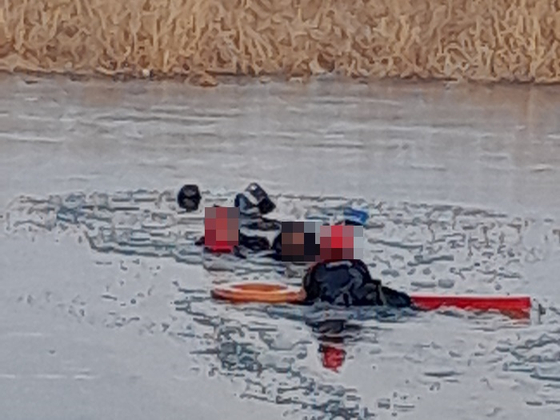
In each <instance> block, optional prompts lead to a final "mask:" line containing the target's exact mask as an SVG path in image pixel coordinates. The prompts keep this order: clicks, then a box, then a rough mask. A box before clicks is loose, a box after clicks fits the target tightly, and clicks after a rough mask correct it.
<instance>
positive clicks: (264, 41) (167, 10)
mask: <svg viewBox="0 0 560 420" xmlns="http://www.w3.org/2000/svg"><path fill="white" fill-rule="evenodd" d="M559 42H560V0H371V1H370V0H299V1H298V0H17V1H16V0H0V70H3V71H10V72H12V71H34V72H47V73H74V74H95V73H101V74H106V75H119V74H123V75H130V76H141V75H146V74H153V75H154V76H161V77H172V76H178V75H183V76H191V77H192V76H197V77H200V76H201V75H203V76H202V77H203V81H204V82H205V83H207V84H212V83H213V82H214V80H213V77H212V76H213V75H214V76H215V75H221V74H225V75H285V76H288V77H291V76H296V77H297V76H304V77H305V76H310V75H317V74H321V73H329V72H334V73H338V74H343V75H346V76H352V77H366V78H378V77H395V78H408V77H418V78H425V79H468V80H482V81H499V80H508V81H524V82H526V81H531V82H537V83H551V82H558V81H560V44H559Z"/></svg>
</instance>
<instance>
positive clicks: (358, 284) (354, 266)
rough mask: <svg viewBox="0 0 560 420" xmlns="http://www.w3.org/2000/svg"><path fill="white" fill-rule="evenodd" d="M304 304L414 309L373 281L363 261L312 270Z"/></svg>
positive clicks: (323, 265)
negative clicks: (318, 303) (318, 302)
mask: <svg viewBox="0 0 560 420" xmlns="http://www.w3.org/2000/svg"><path fill="white" fill-rule="evenodd" d="M303 288H304V290H305V292H306V300H305V303H308V304H311V303H314V302H317V301H321V302H327V303H330V304H332V305H338V306H390V307H395V308H406V307H411V306H412V301H411V299H410V297H409V296H408V295H406V294H405V293H402V292H398V291H396V290H392V289H390V288H388V287H386V286H383V285H382V284H381V280H377V279H373V278H372V277H371V275H370V273H369V271H368V268H367V266H366V265H365V263H364V262H363V261H361V260H341V261H325V262H321V263H318V264H315V265H314V266H313V267H311V268H310V269H309V270H308V271H307V273H306V275H305V277H304V279H303Z"/></svg>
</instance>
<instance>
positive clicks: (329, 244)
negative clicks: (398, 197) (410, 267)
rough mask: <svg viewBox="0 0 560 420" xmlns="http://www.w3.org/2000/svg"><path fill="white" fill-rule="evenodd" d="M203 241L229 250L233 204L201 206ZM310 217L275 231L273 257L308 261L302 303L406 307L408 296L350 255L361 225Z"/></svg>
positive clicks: (233, 236) (234, 243) (233, 244)
mask: <svg viewBox="0 0 560 420" xmlns="http://www.w3.org/2000/svg"><path fill="white" fill-rule="evenodd" d="M206 210H207V214H206V220H205V229H206V230H205V234H206V235H205V246H206V247H208V246H210V247H211V248H212V251H211V252H235V251H232V249H233V250H235V249H237V248H238V239H239V230H238V218H237V214H238V211H239V209H238V208H237V207H210V208H207V209H206ZM316 227H317V224H316V223H313V222H302V221H296V222H284V223H282V232H281V234H280V248H279V259H280V260H282V261H287V262H300V263H304V264H309V263H311V265H310V267H309V268H308V269H307V271H306V273H305V275H304V277H303V280H302V286H303V290H304V291H305V299H304V300H303V302H301V303H303V304H307V305H309V304H313V303H315V302H325V303H328V304H331V305H336V306H347V307H349V306H388V307H393V308H407V307H412V304H411V299H410V297H409V296H408V295H406V294H405V293H402V292H398V291H396V290H393V289H390V288H389V287H386V286H384V285H382V283H381V281H380V280H377V279H374V278H372V276H371V274H370V272H369V270H368V267H367V266H366V264H365V263H364V262H363V261H362V260H361V259H359V258H356V256H357V255H355V249H356V248H360V247H359V246H358V247H355V243H354V241H355V239H356V238H357V237H360V235H361V237H362V238H363V229H362V228H361V226H358V227H356V226H346V225H335V226H320V241H319V243H317V229H316Z"/></svg>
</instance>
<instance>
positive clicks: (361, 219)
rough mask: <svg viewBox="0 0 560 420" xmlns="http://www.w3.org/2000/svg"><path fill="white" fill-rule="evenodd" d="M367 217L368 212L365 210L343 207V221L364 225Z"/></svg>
mask: <svg viewBox="0 0 560 420" xmlns="http://www.w3.org/2000/svg"><path fill="white" fill-rule="evenodd" d="M368 219H369V214H368V213H367V211H365V210H359V209H353V208H351V207H347V208H345V209H344V221H345V222H346V223H347V224H349V225H350V224H351V225H356V226H364V225H365V224H366V223H367V221H368Z"/></svg>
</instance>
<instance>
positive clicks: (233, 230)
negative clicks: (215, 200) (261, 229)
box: [204, 207, 239, 250]
mask: <svg viewBox="0 0 560 420" xmlns="http://www.w3.org/2000/svg"><path fill="white" fill-rule="evenodd" d="M238 243H239V209H238V208H236V207H206V211H205V214H204V245H205V246H206V247H208V248H211V249H214V250H231V249H232V248H233V247H234V246H236V245H238Z"/></svg>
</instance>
